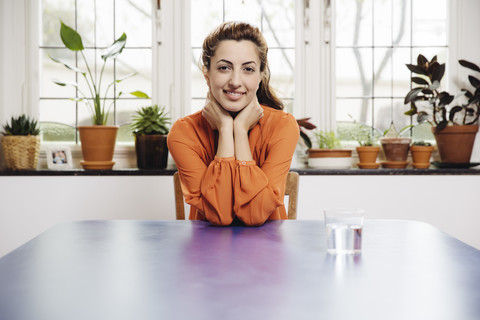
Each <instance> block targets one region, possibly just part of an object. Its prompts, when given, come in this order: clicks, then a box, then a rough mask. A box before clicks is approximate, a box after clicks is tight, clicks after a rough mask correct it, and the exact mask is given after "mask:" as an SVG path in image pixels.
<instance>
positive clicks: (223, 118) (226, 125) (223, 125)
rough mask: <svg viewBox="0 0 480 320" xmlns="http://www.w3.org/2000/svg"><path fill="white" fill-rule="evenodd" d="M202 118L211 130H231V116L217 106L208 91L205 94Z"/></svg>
mask: <svg viewBox="0 0 480 320" xmlns="http://www.w3.org/2000/svg"><path fill="white" fill-rule="evenodd" d="M202 117H204V118H205V120H207V122H208V124H210V127H212V129H213V130H219V131H220V130H223V129H229V130H232V129H233V118H232V116H231V115H230V113H228V112H227V111H226V110H225V109H223V108H222V106H220V105H219V104H218V102H217V100H215V97H214V96H213V95H212V94H211V92H210V91H209V92H208V94H207V99H206V104H205V106H204V107H203V110H202Z"/></svg>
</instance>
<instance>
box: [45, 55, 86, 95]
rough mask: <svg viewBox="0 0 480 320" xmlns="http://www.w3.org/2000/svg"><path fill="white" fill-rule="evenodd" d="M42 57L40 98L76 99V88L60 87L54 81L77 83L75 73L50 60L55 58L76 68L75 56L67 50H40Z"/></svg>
mask: <svg viewBox="0 0 480 320" xmlns="http://www.w3.org/2000/svg"><path fill="white" fill-rule="evenodd" d="M40 56H41V59H42V64H41V72H40V96H41V97H45V98H73V97H75V87H74V86H70V85H67V86H59V85H57V84H55V83H54V82H53V80H56V81H57V80H59V81H61V82H64V83H67V82H68V83H76V82H77V80H76V78H75V72H73V71H72V70H70V69H67V68H66V67H65V66H64V65H63V64H60V63H56V62H54V61H53V60H52V59H50V57H54V58H56V59H61V60H62V61H64V62H65V63H67V64H69V65H73V66H75V54H74V53H73V52H71V51H70V50H67V49H40Z"/></svg>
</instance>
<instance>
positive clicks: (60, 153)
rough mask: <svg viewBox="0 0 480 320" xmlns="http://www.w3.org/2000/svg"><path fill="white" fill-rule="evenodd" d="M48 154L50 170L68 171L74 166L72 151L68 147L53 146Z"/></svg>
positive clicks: (47, 151)
mask: <svg viewBox="0 0 480 320" xmlns="http://www.w3.org/2000/svg"><path fill="white" fill-rule="evenodd" d="M45 152H46V153H47V167H48V169H50V170H67V169H71V168H72V167H73V166H72V162H73V161H72V151H71V150H70V147H67V146H51V147H49V148H47V149H46V150H45Z"/></svg>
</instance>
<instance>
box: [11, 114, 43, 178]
mask: <svg viewBox="0 0 480 320" xmlns="http://www.w3.org/2000/svg"><path fill="white" fill-rule="evenodd" d="M3 130H4V131H3V132H2V134H3V137H2V148H3V155H4V157H5V164H6V167H7V169H10V170H32V169H36V168H37V164H38V154H39V151H40V129H39V128H38V124H37V121H35V120H33V119H30V118H29V117H28V116H25V115H21V116H19V117H12V118H11V119H10V123H7V124H5V125H4V126H3Z"/></svg>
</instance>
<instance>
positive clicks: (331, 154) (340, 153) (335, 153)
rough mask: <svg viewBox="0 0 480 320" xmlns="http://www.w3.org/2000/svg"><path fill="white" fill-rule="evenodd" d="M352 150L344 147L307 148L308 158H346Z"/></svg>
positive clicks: (350, 154)
mask: <svg viewBox="0 0 480 320" xmlns="http://www.w3.org/2000/svg"><path fill="white" fill-rule="evenodd" d="M351 156H352V150H344V149H308V157H309V158H348V157H351Z"/></svg>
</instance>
